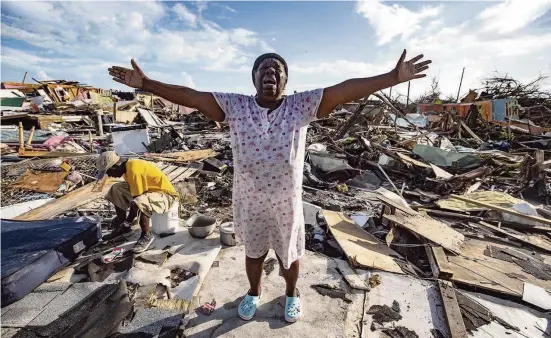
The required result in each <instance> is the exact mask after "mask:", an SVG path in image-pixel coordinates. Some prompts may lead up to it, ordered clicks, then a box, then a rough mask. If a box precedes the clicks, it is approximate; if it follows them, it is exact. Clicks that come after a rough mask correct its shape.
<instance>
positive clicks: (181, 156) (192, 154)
mask: <svg viewBox="0 0 551 338" xmlns="http://www.w3.org/2000/svg"><path fill="white" fill-rule="evenodd" d="M214 156H216V152H215V151H214V150H212V149H201V150H189V151H179V152H175V153H163V154H149V155H148V157H152V158H156V159H159V160H162V161H166V162H194V161H199V160H204V159H206V158H209V157H214Z"/></svg>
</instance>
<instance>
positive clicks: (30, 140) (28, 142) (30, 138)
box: [26, 126, 34, 148]
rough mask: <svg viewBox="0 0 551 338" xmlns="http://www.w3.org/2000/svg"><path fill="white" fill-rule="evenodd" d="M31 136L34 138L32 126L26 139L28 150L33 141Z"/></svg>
mask: <svg viewBox="0 0 551 338" xmlns="http://www.w3.org/2000/svg"><path fill="white" fill-rule="evenodd" d="M33 136H34V126H33V127H32V128H31V133H30V134H29V138H28V139H27V144H26V146H27V148H29V147H30V146H31V142H32V141H33Z"/></svg>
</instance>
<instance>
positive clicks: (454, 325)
mask: <svg viewBox="0 0 551 338" xmlns="http://www.w3.org/2000/svg"><path fill="white" fill-rule="evenodd" d="M438 286H439V289H440V295H441V296H442V303H443V304H444V313H445V315H446V321H447V322H448V327H449V329H450V337H451V338H467V329H466V328H465V323H464V322H463V317H462V316H461V309H460V308H459V304H457V296H456V295H455V289H454V288H453V286H452V284H451V283H450V282H447V281H441V280H439V281H438Z"/></svg>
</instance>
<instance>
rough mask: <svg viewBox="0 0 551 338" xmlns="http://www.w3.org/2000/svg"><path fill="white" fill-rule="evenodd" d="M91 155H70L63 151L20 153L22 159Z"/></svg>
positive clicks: (27, 151) (26, 151)
mask: <svg viewBox="0 0 551 338" xmlns="http://www.w3.org/2000/svg"><path fill="white" fill-rule="evenodd" d="M84 155H90V153H68V152H62V151H38V150H24V151H22V152H20V153H19V156H20V157H71V156H84Z"/></svg>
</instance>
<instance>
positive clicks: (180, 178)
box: [171, 167, 197, 183]
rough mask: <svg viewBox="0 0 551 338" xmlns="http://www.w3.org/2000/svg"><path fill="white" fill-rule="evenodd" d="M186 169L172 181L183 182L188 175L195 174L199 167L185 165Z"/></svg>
mask: <svg viewBox="0 0 551 338" xmlns="http://www.w3.org/2000/svg"><path fill="white" fill-rule="evenodd" d="M185 169H186V170H184V171H183V172H182V173H181V174H180V175H178V176H176V177H174V178H173V179H172V180H171V182H172V183H178V182H181V181H183V180H184V179H186V178H188V177H191V175H193V174H194V173H195V172H196V171H197V169H195V168H188V167H185Z"/></svg>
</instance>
